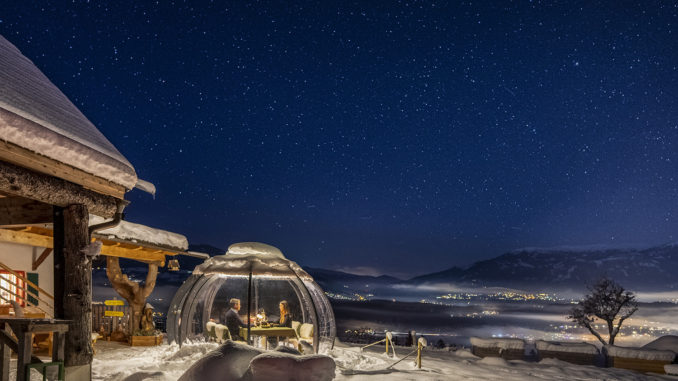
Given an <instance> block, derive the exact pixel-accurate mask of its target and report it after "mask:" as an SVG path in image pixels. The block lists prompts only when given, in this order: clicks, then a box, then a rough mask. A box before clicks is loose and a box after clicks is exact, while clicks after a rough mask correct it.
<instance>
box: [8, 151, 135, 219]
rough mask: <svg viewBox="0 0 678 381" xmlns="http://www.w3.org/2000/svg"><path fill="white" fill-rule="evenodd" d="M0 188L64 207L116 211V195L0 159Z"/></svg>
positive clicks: (108, 213) (106, 215) (102, 213)
mask: <svg viewBox="0 0 678 381" xmlns="http://www.w3.org/2000/svg"><path fill="white" fill-rule="evenodd" d="M0 192H4V193H8V194H11V195H15V196H20V197H25V198H29V199H31V200H35V201H40V202H43V203H46V204H50V205H55V206H61V207H66V206H68V205H74V204H82V205H85V206H87V207H88V210H89V211H90V213H92V214H96V215H97V216H101V217H104V218H111V217H113V215H114V214H115V212H116V211H117V202H119V200H122V197H120V198H116V197H113V196H110V195H104V194H101V193H97V192H95V191H92V190H89V189H85V188H83V187H82V186H80V185H77V184H74V183H71V182H68V181H66V180H63V179H60V178H56V177H53V176H49V175H46V174H43V173H38V172H35V171H32V170H30V169H26V168H23V167H20V166H17V165H14V164H11V163H8V162H5V161H1V160H0Z"/></svg>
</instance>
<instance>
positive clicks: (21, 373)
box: [14, 331, 33, 380]
mask: <svg viewBox="0 0 678 381" xmlns="http://www.w3.org/2000/svg"><path fill="white" fill-rule="evenodd" d="M14 334H15V335H16V337H17V342H18V343H19V353H17V360H16V379H17V380H25V379H26V365H28V364H30V363H31V353H32V351H33V335H32V334H31V333H29V332H24V331H19V332H14Z"/></svg>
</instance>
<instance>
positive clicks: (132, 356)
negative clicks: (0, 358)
mask: <svg viewBox="0 0 678 381" xmlns="http://www.w3.org/2000/svg"><path fill="white" fill-rule="evenodd" d="M216 348H218V345H217V344H215V343H205V342H202V343H186V344H184V345H183V346H182V347H181V348H180V347H179V346H178V345H161V346H157V347H128V346H123V345H120V344H114V343H109V342H105V341H104V342H102V341H98V342H97V344H96V349H97V354H96V355H95V357H94V363H93V367H92V374H93V380H97V381H102V380H110V381H122V380H126V381H133V380H155V381H176V380H178V379H179V377H181V375H182V374H183V373H184V371H186V370H187V369H188V368H189V367H191V365H193V364H194V363H195V362H196V361H198V360H199V359H200V358H201V357H203V356H204V355H205V354H207V353H209V352H210V351H213V350H214V349H216ZM411 350H412V348H404V347H396V351H397V355H398V358H401V359H402V358H403V357H405V355H407V354H408V353H410V352H411ZM328 355H329V356H331V357H332V358H333V359H334V361H335V363H336V367H337V368H336V378H335V380H339V381H362V380H365V381H379V380H383V379H388V380H393V381H401V380H422V381H433V380H448V379H455V380H476V381H489V380H502V381H519V380H520V381H522V380H544V381H546V380H555V381H565V380H575V379H576V380H619V381H636V380H638V381H641V380H661V379H662V378H659V377H655V376H652V375H647V374H641V373H637V372H633V371H629V370H625V369H616V368H597V367H593V366H580V365H575V364H570V363H567V362H564V361H558V360H553V359H545V360H542V361H541V362H538V363H529V362H524V361H506V360H503V359H498V358H491V357H486V358H485V359H482V360H481V359H479V358H477V357H475V356H473V355H472V354H471V353H470V352H469V351H468V350H463V349H460V350H457V351H455V352H451V351H447V350H435V349H431V348H426V349H425V350H424V352H423V355H422V369H417V368H416V367H415V366H414V364H413V362H414V361H413V357H412V356H410V357H409V358H407V359H405V360H403V361H402V362H400V363H399V364H397V365H395V366H394V367H393V369H391V370H387V369H386V368H387V367H388V366H389V365H391V364H393V363H394V362H395V361H396V360H394V359H393V358H390V357H386V356H385V355H384V354H383V347H382V348H377V349H375V350H374V351H370V350H369V348H368V350H365V351H363V352H361V351H360V349H359V347H358V346H352V345H348V344H345V343H341V342H338V343H337V344H336V345H335V348H334V349H333V350H331V351H330V352H329V353H328ZM13 361H14V363H15V362H16V361H15V360H13ZM347 370H352V371H354V372H355V373H356V374H355V375H349V374H344V373H347ZM225 379H227V378H225V377H223V376H222V378H221V380H225ZM182 381H185V380H182ZM204 381H209V380H208V379H204Z"/></svg>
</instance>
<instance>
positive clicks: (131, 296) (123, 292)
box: [106, 256, 158, 336]
mask: <svg viewBox="0 0 678 381" xmlns="http://www.w3.org/2000/svg"><path fill="white" fill-rule="evenodd" d="M106 275H107V276H108V279H109V280H110V281H111V285H112V286H113V289H115V291H117V292H118V294H120V296H122V297H123V298H125V299H126V300H127V303H129V307H130V310H131V311H130V312H131V313H130V320H129V327H128V332H129V335H130V336H131V335H134V332H135V331H137V330H139V329H140V328H141V326H140V324H141V314H142V313H143V310H144V306H145V305H146V298H148V296H149V295H151V292H153V288H154V287H155V280H156V278H157V276H158V265H157V264H155V263H149V264H148V274H146V281H145V282H144V285H143V286H141V285H140V284H139V282H134V281H131V280H130V279H129V278H128V277H127V275H125V274H123V273H122V270H121V269H120V261H119V258H118V257H110V256H109V257H106Z"/></svg>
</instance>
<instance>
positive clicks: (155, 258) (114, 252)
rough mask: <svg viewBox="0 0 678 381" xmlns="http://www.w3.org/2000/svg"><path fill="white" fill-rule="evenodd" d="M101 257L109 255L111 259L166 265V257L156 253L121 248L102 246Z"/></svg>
mask: <svg viewBox="0 0 678 381" xmlns="http://www.w3.org/2000/svg"><path fill="white" fill-rule="evenodd" d="M101 255H107V256H109V257H120V258H128V259H134V260H137V261H140V262H146V263H163V264H164V263H165V255H164V254H159V253H155V252H153V251H149V250H145V249H140V250H134V249H127V248H124V247H120V246H107V245H103V246H101Z"/></svg>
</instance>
